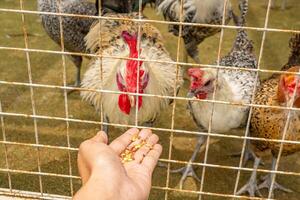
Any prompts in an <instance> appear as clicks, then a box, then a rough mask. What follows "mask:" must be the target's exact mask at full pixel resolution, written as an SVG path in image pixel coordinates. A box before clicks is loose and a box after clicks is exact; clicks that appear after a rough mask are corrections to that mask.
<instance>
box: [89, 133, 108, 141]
mask: <svg viewBox="0 0 300 200" xmlns="http://www.w3.org/2000/svg"><path fill="white" fill-rule="evenodd" d="M91 140H92V141H94V142H99V143H104V144H107V143H108V138H107V134H106V133H105V132H104V131H99V132H98V133H97V135H95V136H94V137H92V138H91Z"/></svg>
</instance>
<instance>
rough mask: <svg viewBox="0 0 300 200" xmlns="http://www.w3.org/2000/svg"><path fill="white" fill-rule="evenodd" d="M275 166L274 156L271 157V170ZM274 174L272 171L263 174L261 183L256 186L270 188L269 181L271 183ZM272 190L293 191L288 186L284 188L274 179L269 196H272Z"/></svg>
mask: <svg viewBox="0 0 300 200" xmlns="http://www.w3.org/2000/svg"><path fill="white" fill-rule="evenodd" d="M275 166H276V158H275V157H273V158H272V171H275ZM274 176H275V174H274V173H270V174H268V175H267V176H265V177H264V178H263V179H264V182H263V183H261V184H260V185H259V186H258V189H259V190H260V189H263V188H267V189H269V190H270V188H271V183H272V180H273V177H274ZM274 190H282V191H284V192H293V191H292V190H290V189H288V188H285V187H283V186H282V185H280V184H278V183H277V182H276V180H274V185H273V190H272V191H271V198H273V196H274V194H273V191H274Z"/></svg>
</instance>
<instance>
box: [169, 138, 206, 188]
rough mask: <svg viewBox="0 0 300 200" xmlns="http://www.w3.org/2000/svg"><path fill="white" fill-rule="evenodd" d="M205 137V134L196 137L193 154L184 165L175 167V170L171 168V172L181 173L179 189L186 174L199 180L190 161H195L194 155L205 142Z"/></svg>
mask: <svg viewBox="0 0 300 200" xmlns="http://www.w3.org/2000/svg"><path fill="white" fill-rule="evenodd" d="M206 139H207V136H200V137H199V138H198V141H197V145H196V147H195V150H194V152H193V155H192V157H191V159H190V160H189V163H188V164H187V165H186V166H185V167H182V168H180V169H176V170H171V173H182V177H181V179H180V182H179V187H180V189H182V186H183V183H184V181H185V179H186V178H187V177H188V176H191V177H193V178H195V179H196V180H197V181H199V182H200V178H199V177H198V176H197V174H196V173H195V170H194V168H193V166H192V164H191V163H192V162H194V161H195V159H196V156H197V155H198V152H199V151H200V149H201V147H202V145H203V144H204V143H205V142H206Z"/></svg>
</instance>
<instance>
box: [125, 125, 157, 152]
mask: <svg viewBox="0 0 300 200" xmlns="http://www.w3.org/2000/svg"><path fill="white" fill-rule="evenodd" d="M151 135H152V131H151V130H150V129H142V130H141V131H140V133H139V138H138V140H136V141H134V142H132V143H131V144H130V145H128V148H129V149H132V148H134V147H135V146H136V145H138V144H141V143H142V141H145V140H147V139H148V138H149V137H150V136H151Z"/></svg>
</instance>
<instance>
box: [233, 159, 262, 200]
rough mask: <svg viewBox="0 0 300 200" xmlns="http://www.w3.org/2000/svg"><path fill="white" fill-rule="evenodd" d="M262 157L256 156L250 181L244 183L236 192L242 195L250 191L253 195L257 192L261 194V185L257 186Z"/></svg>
mask: <svg viewBox="0 0 300 200" xmlns="http://www.w3.org/2000/svg"><path fill="white" fill-rule="evenodd" d="M260 160H261V159H260V158H258V157H256V158H255V160H254V165H253V171H252V174H251V177H250V179H249V181H248V182H247V183H246V185H244V186H243V187H242V188H241V189H240V190H239V191H238V192H237V193H236V194H237V195H241V194H244V193H246V192H247V193H248V194H249V195H250V196H251V197H254V196H255V194H258V195H259V196H261V193H260V192H259V187H258V186H257V168H258V166H259V163H260Z"/></svg>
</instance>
